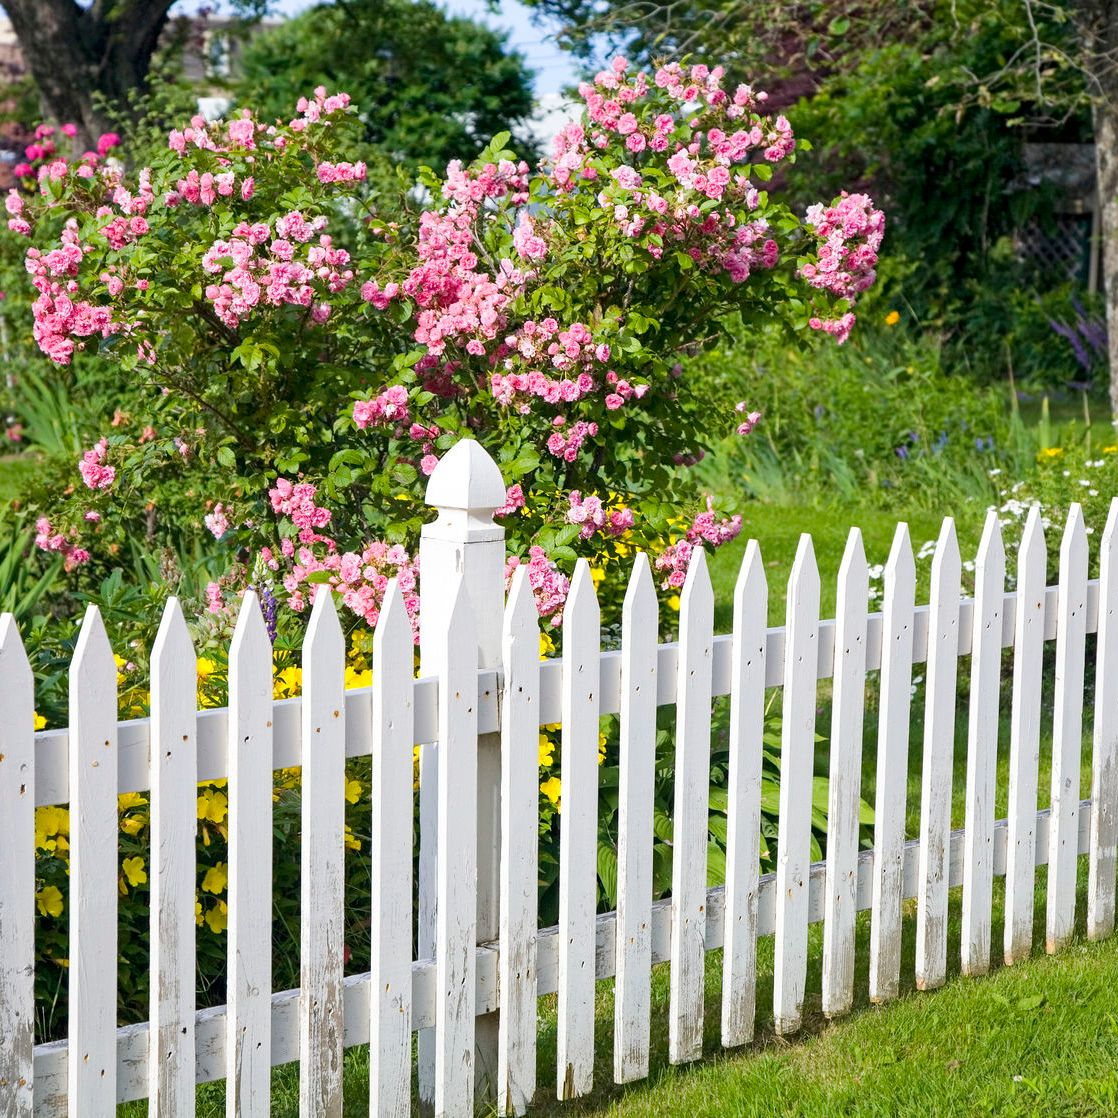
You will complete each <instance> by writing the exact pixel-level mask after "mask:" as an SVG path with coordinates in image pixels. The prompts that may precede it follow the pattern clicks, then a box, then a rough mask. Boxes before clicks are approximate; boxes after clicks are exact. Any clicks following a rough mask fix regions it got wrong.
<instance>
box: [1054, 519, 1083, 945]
mask: <svg viewBox="0 0 1118 1118" xmlns="http://www.w3.org/2000/svg"><path fill="white" fill-rule="evenodd" d="M1086 639H1087V528H1086V525H1085V524H1084V523H1083V510H1082V509H1081V508H1080V506H1079V505H1077V504H1073V505H1072V506H1071V508H1070V509H1069V510H1068V519H1067V524H1066V526H1065V528H1064V538H1063V540H1062V541H1061V543H1060V597H1059V605H1058V609H1057V615H1056V691H1055V696H1054V699H1053V708H1054V709H1053V718H1052V824H1051V826H1050V827H1049V830H1048V905H1047V917H1046V923H1045V939H1044V942H1045V950H1047V951H1049V952H1054V951H1058V950H1059V949H1060V948H1061V947H1063V946H1064V944H1065V943H1067V941H1068V939H1069V938H1070V937H1071V933H1072V931H1073V928H1074V924H1075V871H1076V862H1077V858H1076V855H1077V854H1078V852H1079V851H1078V844H1077V842H1076V835H1077V833H1078V830H1079V755H1080V751H1081V748H1082V741H1083V661H1084V656H1085V648H1084V646H1085V642H1086Z"/></svg>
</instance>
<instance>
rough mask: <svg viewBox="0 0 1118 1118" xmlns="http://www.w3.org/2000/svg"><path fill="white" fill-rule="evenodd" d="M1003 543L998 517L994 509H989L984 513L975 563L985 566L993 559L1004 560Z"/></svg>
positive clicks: (998, 561) (995, 560) (997, 561)
mask: <svg viewBox="0 0 1118 1118" xmlns="http://www.w3.org/2000/svg"><path fill="white" fill-rule="evenodd" d="M1004 560H1005V545H1004V543H1003V541H1002V524H1001V521H1000V520H999V519H998V513H997V510H996V509H991V510H990V511H989V512H988V513H987V514H986V523H985V524H984V525H983V526H982V539H981V540H979V542H978V556H977V560H976V561H977V564H978V566H979V567H982V566H985V565H986V564H987V563H989V562H991V561H993V562H996V563H1001V562H1004Z"/></svg>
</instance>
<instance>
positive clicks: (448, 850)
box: [435, 581, 477, 1118]
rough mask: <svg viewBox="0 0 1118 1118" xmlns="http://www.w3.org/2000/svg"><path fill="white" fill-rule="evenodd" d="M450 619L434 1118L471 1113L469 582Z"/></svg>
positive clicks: (473, 726)
mask: <svg viewBox="0 0 1118 1118" xmlns="http://www.w3.org/2000/svg"><path fill="white" fill-rule="evenodd" d="M452 601H453V605H452V606H451V608H450V615H449V617H448V618H447V622H446V632H445V636H444V645H443V654H442V656H441V658H440V659H441V661H442V664H443V674H442V678H441V679H440V680H439V753H438V756H439V792H438V811H439V823H438V826H439V835H440V839H441V841H440V844H439V862H438V878H437V880H438V900H437V902H436V904H437V907H436V925H435V928H436V930H435V985H436V989H437V990H438V998H437V1000H436V1002H435V1118H454V1116H456V1115H463V1114H468V1113H472V1111H473V1099H474V1016H475V1013H474V1009H475V1005H476V989H475V981H476V980H475V972H476V966H477V963H476V959H475V955H474V945H475V943H476V940H477V936H476V927H477V906H476V899H475V890H474V876H475V874H476V873H477V753H476V750H475V743H476V741H477V683H476V680H477V638H476V636H475V630H474V622H473V616H472V612H471V609H470V600H469V597H468V595H467V592H466V587H465V583H464V582H462V581H459V583H458V586H457V588H456V592H455V594H454V596H453V599H452Z"/></svg>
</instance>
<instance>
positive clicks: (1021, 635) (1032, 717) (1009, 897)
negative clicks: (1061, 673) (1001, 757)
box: [1004, 505, 1048, 966]
mask: <svg viewBox="0 0 1118 1118" xmlns="http://www.w3.org/2000/svg"><path fill="white" fill-rule="evenodd" d="M1047 564H1048V557H1047V552H1046V550H1045V544H1044V528H1043V526H1042V525H1041V522H1040V508H1039V507H1038V506H1036V505H1034V506H1033V507H1032V508H1031V509H1030V510H1029V515H1028V519H1027V520H1026V521H1025V530H1024V532H1023V533H1022V535H1021V544H1020V547H1019V548H1018V551H1017V599H1016V602H1015V624H1014V636H1013V700H1012V703H1013V705H1012V708H1011V711H1010V723H1009V815H1008V820H1007V822H1008V837H1007V840H1006V869H1005V933H1004V950H1005V961H1006V963H1007V964H1008V965H1010V966H1012V965H1013V964H1014V963H1017V962H1020V961H1021V960H1022V959H1025V958H1027V957H1028V955H1029V953H1030V951H1031V950H1032V944H1033V903H1034V898H1033V889H1034V886H1035V882H1036V844H1037V837H1036V802H1037V782H1038V780H1039V772H1038V770H1039V766H1040V699H1041V676H1042V673H1043V670H1044V660H1043V657H1044V636H1045V634H1044V619H1045V611H1044V599H1045V593H1044V579H1045V574H1046V568H1047Z"/></svg>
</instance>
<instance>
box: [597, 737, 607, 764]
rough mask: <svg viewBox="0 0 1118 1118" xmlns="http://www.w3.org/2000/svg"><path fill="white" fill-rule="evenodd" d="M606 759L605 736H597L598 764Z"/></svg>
mask: <svg viewBox="0 0 1118 1118" xmlns="http://www.w3.org/2000/svg"><path fill="white" fill-rule="evenodd" d="M605 759H606V735H605V734H599V735H598V764H599V765H601V764H603V763H604V762H605Z"/></svg>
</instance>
